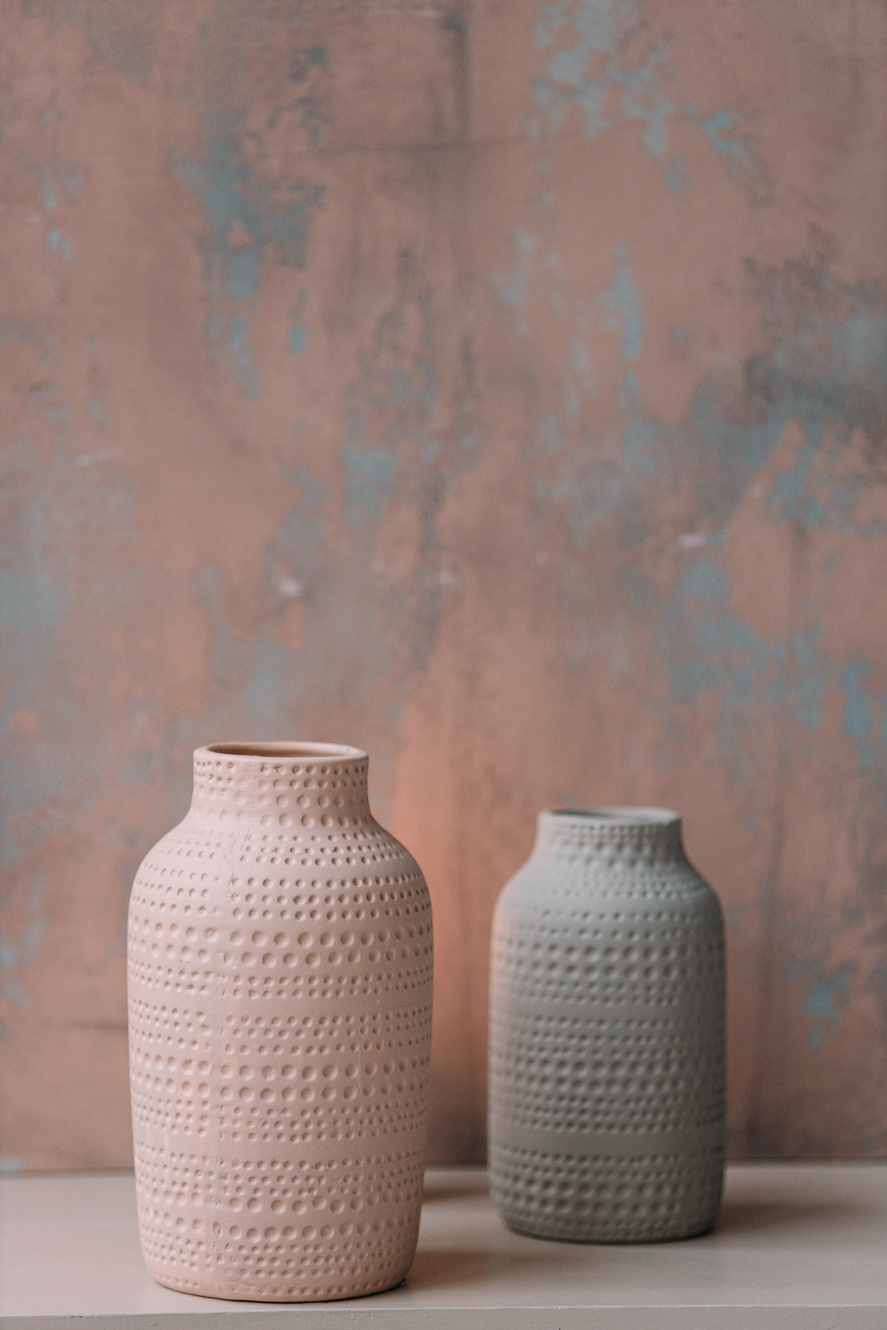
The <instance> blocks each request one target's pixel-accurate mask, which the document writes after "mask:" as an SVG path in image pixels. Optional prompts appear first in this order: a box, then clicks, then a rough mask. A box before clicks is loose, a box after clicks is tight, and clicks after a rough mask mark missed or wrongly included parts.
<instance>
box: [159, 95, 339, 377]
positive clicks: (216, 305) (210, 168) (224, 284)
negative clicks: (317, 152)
mask: <svg viewBox="0 0 887 1330" xmlns="http://www.w3.org/2000/svg"><path fill="white" fill-rule="evenodd" d="M218 118H219V119H220V120H223V119H224V117H223V116H221V115H220V116H219V117H218ZM241 119H242V118H241V117H233V118H231V123H230V124H228V125H227V127H224V128H223V127H222V126H221V125H219V124H217V125H216V126H215V130H214V132H213V133H212V134H211V136H210V140H209V145H208V151H207V156H206V158H205V160H203V161H197V160H185V161H181V162H179V163H178V165H177V167H176V172H177V174H178V176H179V178H180V179H181V180H183V181H184V182H185V183H186V184H187V185H189V186H190V187H191V188H192V189H194V190H195V191H196V192H197V193H198V194H200V195H201V197H202V198H203V200H204V202H205V205H206V215H207V234H206V237H205V239H204V240H203V241H202V242H201V248H202V250H203V254H204V261H205V266H206V274H207V284H208V287H209V291H210V300H211V311H210V318H209V322H208V337H209V349H210V353H211V355H212V356H213V358H214V359H218V358H220V357H222V356H227V357H229V359H230V361H231V363H232V365H233V367H234V370H235V375H236V377H237V379H238V380H239V381H240V382H241V383H242V385H243V386H244V388H245V389H246V391H247V392H248V393H249V394H250V395H252V396H257V395H258V391H259V386H258V385H259V370H258V367H257V366H256V365H255V363H254V360H253V357H252V353H251V350H250V348H249V345H248V336H249V322H248V315H249V310H250V305H251V298H252V297H255V296H256V295H257V294H258V292H259V289H260V285H261V280H262V265H263V263H266V262H268V261H269V260H270V259H271V258H273V259H274V260H275V261H276V262H277V263H280V264H283V265H285V266H289V267H293V268H304V267H305V266H306V264H307V255H308V244H309V240H310V236H311V228H312V225H313V223H314V218H315V215H316V213H317V210H318V208H319V206H320V204H321V201H322V199H323V194H324V189H323V186H322V185H319V184H317V183H315V182H313V181H311V180H309V179H307V178H306V177H303V176H299V177H296V178H294V179H291V180H289V181H285V182H280V181H269V180H265V179H263V178H262V177H261V176H259V175H258V174H256V173H255V172H252V171H251V170H250V169H249V167H248V166H247V164H246V161H245V158H244V153H243V150H242V147H241V143H240V138H239V134H240V131H241V129H242V124H241ZM232 305H234V306H237V305H241V306H245V308H241V309H239V310H237V309H233V310H232V308H231V307H232Z"/></svg>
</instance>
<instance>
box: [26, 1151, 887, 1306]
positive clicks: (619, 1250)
mask: <svg viewBox="0 0 887 1330" xmlns="http://www.w3.org/2000/svg"><path fill="white" fill-rule="evenodd" d="M0 1235H2V1236H0V1327H2V1330H73V1326H72V1322H74V1321H75V1319H77V1318H80V1317H88V1318H89V1319H90V1322H92V1323H95V1330H210V1328H212V1330H284V1328H285V1330H481V1328H482V1330H579V1328H580V1327H581V1328H582V1330H590V1328H593V1330H703V1327H704V1330H752V1327H754V1330H887V1164H812V1165H811V1164H751V1165H750V1164H742V1165H733V1166H732V1167H731V1168H730V1169H729V1170H728V1174H727V1190H726V1197H725V1201H724V1206H723V1209H722V1211H721V1216H720V1219H719V1222H718V1225H717V1227H716V1229H715V1232H714V1233H712V1234H710V1235H708V1236H707V1237H704V1238H695V1239H692V1240H691V1241H689V1242H674V1243H662V1244H654V1245H648V1246H633V1247H608V1246H589V1245H581V1244H572V1243H557V1242H541V1241H536V1240H534V1239H532V1238H522V1237H517V1236H516V1235H515V1234H513V1233H509V1232H507V1231H506V1229H505V1228H504V1227H503V1226H502V1224H501V1223H500V1221H499V1218H498V1216H497V1215H496V1213H495V1211H494V1210H493V1207H492V1206H491V1204H490V1201H489V1198H488V1196H487V1189H486V1177H485V1174H484V1173H483V1171H482V1170H479V1169H430V1170H429V1171H428V1175H427V1182H426V1202H425V1208H424V1210H423V1215H422V1228H421V1235H420V1240H419V1251H418V1254H417V1256H416V1260H415V1263H414V1265H413V1268H412V1270H411V1271H410V1274H409V1277H408V1279H407V1281H406V1283H405V1284H403V1285H401V1287H400V1288H397V1289H393V1290H392V1291H391V1292H389V1293H381V1294H377V1295H376V1296H374V1297H369V1298H357V1299H353V1300H351V1301H348V1302H327V1303H310V1304H286V1305H281V1304H273V1303H249V1302H224V1301H221V1300H217V1299H212V1298H198V1297H192V1296H189V1295H188V1294H184V1293H173V1292H172V1291H171V1290H169V1289H165V1288H161V1287H160V1286H159V1285H158V1284H155V1283H154V1281H153V1280H152V1279H151V1277H150V1275H149V1274H148V1272H147V1270H146V1269H145V1267H144V1265H143V1263H142V1258H141V1253H140V1251H139V1242H138V1233H137V1230H136V1217H135V1193H134V1186H133V1179H132V1175H131V1174H124V1173H93V1174H85V1175H84V1174H78V1175H70V1174H67V1175H61V1176H40V1175H31V1176H20V1177H9V1178H4V1179H3V1180H2V1181H0ZM260 1322H261V1325H260V1324H259V1323H260Z"/></svg>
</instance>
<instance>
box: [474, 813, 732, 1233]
mask: <svg viewBox="0 0 887 1330" xmlns="http://www.w3.org/2000/svg"><path fill="white" fill-rule="evenodd" d="M489 1113H490V1123H489V1143H490V1145H489V1148H490V1185H491V1192H492V1196H493V1199H494V1201H495V1203H496V1205H497V1206H498V1208H499V1211H500V1213H501V1215H502V1217H503V1219H504V1220H505V1222H506V1224H508V1225H509V1227H511V1228H514V1229H516V1230H517V1231H518V1232H522V1233H529V1234H533V1235H535V1236H538V1237H546V1238H565V1239H571V1240H576V1241H597V1242H632V1241H634V1242H644V1241H653V1240H657V1239H662V1238H684V1237H690V1236H692V1235H693V1234H697V1233H703V1232H705V1231H706V1230H708V1229H709V1228H711V1225H712V1224H713V1222H714V1219H715V1215H716V1214H717V1209H718V1204H719V1202H720V1197H721V1183H722V1176H723V1166H724V1134H725V1127H724V938H723V924H722V919H721V910H720V906H719V904H718V901H717V897H716V896H715V894H714V892H713V891H712V890H711V888H710V887H709V886H707V885H706V883H705V882H704V881H703V880H702V878H701V877H700V876H699V874H698V873H697V872H696V871H695V869H694V868H693V867H692V866H691V865H690V864H689V863H688V861H687V858H686V856H685V854H684V850H683V846H682V843H681V823H680V818H679V817H678V815H677V814H676V813H671V812H668V811H667V810H664V809H652V808H647V809H644V808H639V809H631V808H612V809H597V810H594V811H592V812H589V813H582V812H547V813H541V814H540V816H539V826H538V834H537V838H536V845H535V848H534V850H533V854H532V856H531V857H530V859H529V861H528V862H527V863H526V864H525V865H524V867H523V868H521V869H520V871H519V872H518V873H517V874H516V875H515V876H514V877H513V878H512V879H511V881H510V882H509V883H508V884H507V886H506V887H505V889H504V891H503V892H502V895H501V896H500V898H499V902H498V904H497V906H496V913H495V917H494V923H493V946H492V984H491V1012H490V1104H489Z"/></svg>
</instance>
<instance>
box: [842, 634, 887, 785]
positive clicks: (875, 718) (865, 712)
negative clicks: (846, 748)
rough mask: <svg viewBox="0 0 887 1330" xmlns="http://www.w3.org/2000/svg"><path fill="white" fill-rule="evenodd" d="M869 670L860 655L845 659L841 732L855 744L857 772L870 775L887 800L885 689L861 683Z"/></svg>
mask: <svg viewBox="0 0 887 1330" xmlns="http://www.w3.org/2000/svg"><path fill="white" fill-rule="evenodd" d="M871 672H872V667H871V664H870V662H869V661H868V660H866V658H865V657H864V656H858V657H856V659H854V660H851V661H849V662H848V664H847V666H846V668H845V670H844V673H843V676H842V678H841V689H842V691H843V694H844V733H845V734H846V735H847V737H848V739H850V740H852V742H853V744H854V745H855V747H856V751H857V755H858V764H859V771H860V774H869V775H871V776H873V777H874V779H875V783H876V785H877V787H878V789H879V790H880V792H881V797H882V799H883V800H884V802H885V804H887V690H885V689H874V688H866V687H865V682H866V680H867V679H868V678H869V677H870V675H871Z"/></svg>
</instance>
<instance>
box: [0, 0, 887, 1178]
mask: <svg viewBox="0 0 887 1330" xmlns="http://www.w3.org/2000/svg"><path fill="white" fill-rule="evenodd" d="M0 20H2V43H0V115H2V135H3V137H2V144H0V151H2V167H0V190H2V204H3V208H2V212H0V229H2V235H3V260H2V274H3V275H2V296H0V299H2V309H0V362H2V371H0V434H2V447H3V469H4V475H3V485H2V496H3V520H2V541H3V554H2V571H0V614H2V618H0V623H2V634H3V649H2V661H0V695H2V726H3V737H2V743H3V763H4V765H3V784H4V787H5V791H4V805H3V825H2V870H3V886H2V921H0V967H2V974H0V977H2V999H3V1016H2V1019H3V1026H2V1043H0V1052H2V1058H3V1067H4V1069H3V1088H2V1097H3V1119H2V1131H3V1144H2V1152H3V1154H4V1155H5V1156H6V1157H7V1158H8V1162H9V1166H17V1163H16V1161H21V1162H22V1163H23V1165H24V1166H25V1167H34V1168H48V1167H52V1168H55V1167H84V1166H109V1165H119V1164H122V1163H125V1162H126V1161H127V1160H128V1159H129V1158H130V1148H131V1147H130V1138H129V1128H128V1098H127V1096H128V1087H127V1074H126V1036H125V1024H124V1019H125V1007H124V925H125V910H126V901H127V892H128V888H129V884H130V882H131V880H132V875H133V872H134V869H135V867H136V864H137V862H138V860H139V858H140V857H141V855H142V854H143V853H144V851H145V849H146V848H147V847H148V846H149V845H150V844H151V843H152V841H153V840H155V839H156V838H157V836H158V835H159V834H161V832H163V831H164V830H166V829H167V828H168V827H169V826H170V825H171V824H172V822H173V821H174V820H175V819H177V818H178V816H180V815H181V813H182V812H183V810H184V808H185V807H186V802H187V797H188V790H189V779H190V753H191V750H192V748H193V747H194V746H196V745H197V744H199V743H202V742H211V741H213V740H219V739H225V738H232V737H252V738H269V737H293V738H295V737H302V738H314V739H326V740H333V741H343V742H347V743H353V744H358V745H361V746H363V747H365V748H367V749H368V750H369V752H370V754H371V758H372V761H371V780H372V791H373V797H374V804H375V808H376V811H377V814H378V815H379V816H380V817H381V819H382V820H384V821H386V822H387V823H388V824H389V825H391V826H392V827H393V829H394V830H395V832H396V833H397V834H398V835H399V836H400V837H401V838H402V839H403V840H404V841H405V842H406V843H407V844H408V845H409V846H410V847H411V848H412V849H413V850H414V852H415V854H416V856H417V858H418V859H419V860H420V862H421V863H422V864H423V866H424V867H425V869H426V872H427V876H428V879H429V883H430V886H431V891H432V895H433V899H434V904H435V911H436V935H437V956H438V970H437V974H438V984H437V1004H436V1026H435V1065H434V1131H433V1145H432V1156H433V1157H435V1158H438V1159H442V1158H447V1159H464V1158H479V1157H481V1156H482V1152H483V1117H484V1077H485V1038H486V1031H485V989H486V954H487V934H488V925H489V919H490V914H491V910H492V904H493V901H494V898H495V896H496V894H497V892H498V890H499V888H500V887H501V885H502V883H503V882H504V880H505V879H506V877H507V876H508V875H509V873H510V872H511V871H512V870H513V869H514V868H515V867H516V866H517V864H518V863H519V862H521V860H522V859H523V858H524V857H525V856H526V854H527V852H528V850H529V847H530V844H531V840H532V835H533V822H534V816H535V813H536V810H537V809H538V808H540V807H550V806H559V805H560V806H563V805H573V806H575V805H582V804H591V803H594V802H611V803H615V802H624V803H641V802H646V803H651V802H652V803H661V804H666V805H669V806H672V807H675V808H678V809H680V810H682V811H683V813H684V814H685V817H686V827H687V840H688V845H689V848H690V851H691V854H692V856H693V857H694V859H695V860H696V862H697V863H698V865H699V867H700V868H701V869H702V871H703V872H705V873H706V874H707V876H708V877H709V878H710V880H711V881H712V882H713V883H714V884H715V886H716V887H717V889H718V891H719V892H720V895H721V898H722V900H723V903H724V906H725V910H726V915H727V920H728V930H729V948H730V1041H731V1043H730V1048H731V1060H730V1122H731V1130H732V1136H731V1140H732V1149H733V1152H734V1153H735V1154H738V1155H753V1156H765V1155H788V1156H793V1155H813V1156H815V1155H823V1154H825V1155H851V1156H866V1155H869V1156H877V1155H884V1154H887V887H885V880H887V816H885V814H887V651H885V647H887V613H885V585H887V452H885V440H884V429H885V409H884V385H885V326H887V325H885V319H887V288H885V284H884V282H885V276H887V274H885V271H884V269H885V266H887V264H885V260H887V247H885V245H884V238H885V237H884V218H885V215H887V207H885V205H887V196H885V164H884V141H885V135H884V108H885V104H887V99H885V90H884V86H883V84H884V78H885V70H887V61H885V50H884V46H885V14H884V10H883V8H882V6H881V5H880V3H878V0H839V2H838V3H834V2H832V0H807V2H806V3H804V4H800V3H794V2H793V0H785V2H784V3H780V4H779V5H768V4H763V3H760V2H759V0H733V3H729V4H725V3H722V2H721V0H694V3H692V4H689V3H685V0H554V3H551V4H540V3H538V2H537V0H508V3H505V2H504V0H503V2H502V3H495V2H494V0H476V3H474V4H471V3H463V4H458V5H454V7H453V8H452V9H448V8H446V7H439V6H438V5H436V4H434V3H429V2H428V0H415V2H414V3H411V2H410V0H391V2H390V3H386V4H382V3H381V2H380V0H348V2H343V3H336V4H331V3H321V2H320V0H317V2H316V3H310V2H306V3H303V4H296V3H284V2H283V0H195V2H192V0H162V2H160V3H151V4H146V3H139V2H138V0H25V2H24V3H22V4H21V5H18V4H15V3H12V0H8V3H5V4H4V5H3V7H2V15H0Z"/></svg>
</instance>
